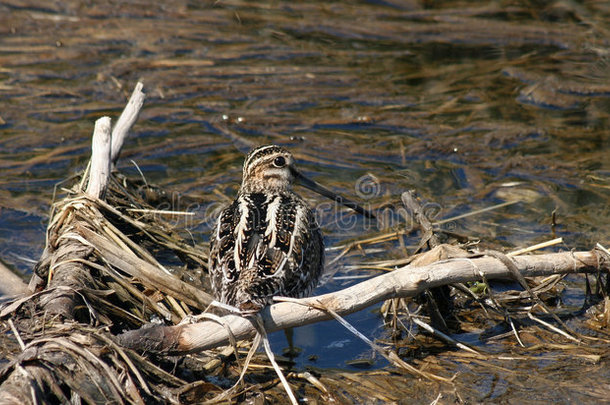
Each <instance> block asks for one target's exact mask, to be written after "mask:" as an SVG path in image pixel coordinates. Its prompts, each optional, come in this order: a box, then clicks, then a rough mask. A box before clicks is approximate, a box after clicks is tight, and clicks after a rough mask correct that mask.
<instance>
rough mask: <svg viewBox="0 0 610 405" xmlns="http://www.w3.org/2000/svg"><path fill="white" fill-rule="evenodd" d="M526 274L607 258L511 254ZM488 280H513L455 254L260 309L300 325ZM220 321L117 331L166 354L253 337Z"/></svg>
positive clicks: (600, 265)
mask: <svg viewBox="0 0 610 405" xmlns="http://www.w3.org/2000/svg"><path fill="white" fill-rule="evenodd" d="M512 260H513V261H514V263H515V265H516V266H517V268H518V269H519V271H520V272H521V274H522V275H523V276H525V277H533V276H548V275H551V274H568V273H583V272H596V271H600V270H604V271H607V270H608V264H609V262H608V261H607V260H606V259H604V256H603V254H602V252H601V251H598V250H593V251H590V252H574V253H570V252H566V253H553V254H543V255H536V256H519V257H514V258H512ZM481 274H484V275H485V277H486V278H487V279H512V278H513V277H512V274H511V272H510V270H509V269H508V268H507V267H506V266H505V265H504V264H503V263H502V261H500V260H498V259H497V258H494V257H487V256H484V257H473V258H459V259H451V260H447V261H442V262H437V263H433V264H430V265H427V266H422V267H414V266H406V267H403V268H401V269H398V270H395V271H393V272H390V273H387V274H383V275H381V276H377V277H375V278H372V279H370V280H367V281H364V282H362V283H359V284H357V285H354V286H352V287H349V288H346V289H344V290H341V291H337V292H334V293H330V294H325V295H321V296H318V297H310V298H304V299H302V300H299V302H300V303H295V302H281V303H278V304H274V305H271V306H270V307H268V308H266V309H265V310H263V313H262V316H263V322H264V325H265V328H266V330H267V331H268V332H273V331H277V330H281V329H286V328H291V327H295V326H302V325H306V324H310V323H314V322H320V321H324V320H328V319H331V316H330V315H329V314H328V313H326V312H325V311H323V310H320V309H315V308H316V307H317V306H319V304H321V305H322V307H324V308H329V309H332V310H333V311H335V312H336V313H338V314H340V315H347V314H350V313H353V312H357V311H359V310H362V309H363V308H366V307H369V306H371V305H373V304H376V303H378V302H381V301H384V300H387V299H390V298H400V297H413V296H416V295H418V294H420V293H421V292H423V291H424V290H426V289H430V288H434V287H439V286H442V285H447V284H454V283H464V282H469V281H477V280H480V279H481ZM222 321H223V322H222V323H224V326H223V324H221V323H218V322H213V321H203V322H199V323H195V324H184V325H177V326H167V327H164V326H154V327H146V328H142V329H139V330H134V331H129V332H126V333H124V334H122V335H120V336H119V341H120V342H121V344H122V345H124V346H126V347H130V348H134V349H138V350H146V351H156V352H160V353H166V354H179V353H192V352H198V351H202V350H206V349H210V348H213V347H217V346H220V345H224V344H227V342H228V341H229V333H228V332H227V328H226V326H228V327H229V328H230V330H231V331H232V333H233V335H234V336H235V337H236V338H237V339H245V338H249V337H252V336H253V335H254V334H255V333H256V330H255V328H254V326H253V323H252V321H251V320H249V319H245V318H242V317H240V316H238V315H226V316H224V317H223V318H222Z"/></svg>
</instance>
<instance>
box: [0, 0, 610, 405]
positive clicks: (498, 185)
mask: <svg viewBox="0 0 610 405" xmlns="http://www.w3.org/2000/svg"><path fill="white" fill-rule="evenodd" d="M38 3H39V2H36V1H22V0H20V1H14V0H8V1H2V2H0V22H1V24H0V93H1V94H2V97H1V99H2V101H1V108H0V229H2V232H1V234H0V254H2V257H1V259H2V261H3V262H5V263H7V264H8V265H10V266H13V267H14V268H15V269H16V270H18V271H20V272H24V273H25V272H27V271H29V269H30V268H31V263H29V262H28V261H26V260H25V259H24V258H30V259H33V260H36V259H37V258H38V255H39V253H40V249H41V247H42V246H43V244H44V237H45V233H44V226H45V225H44V224H45V223H46V219H47V218H48V210H49V207H50V203H51V201H52V193H53V185H54V184H55V183H57V182H59V181H61V180H63V179H65V178H67V177H69V176H71V175H73V174H75V173H76V172H77V171H78V170H80V169H82V168H83V166H84V164H85V163H86V161H87V158H88V153H89V137H90V133H91V132H92V126H93V122H94V120H95V119H96V118H98V117H99V116H101V115H103V114H109V115H112V116H115V115H116V113H117V111H119V110H120V108H122V106H123V104H124V101H125V97H126V95H127V94H128V93H129V92H130V90H131V88H132V86H133V85H134V84H135V82H136V81H137V80H142V81H143V82H144V84H145V88H146V91H147V94H148V98H147V102H146V104H145V108H144V111H143V113H142V115H141V117H140V120H139V122H138V124H137V125H136V129H135V134H134V136H133V137H132V138H131V139H129V140H128V144H127V146H126V148H125V151H124V153H123V159H122V162H121V163H120V165H121V167H125V168H126V170H127V171H129V172H130V173H133V175H134V176H138V171H137V170H136V169H134V166H133V165H131V163H130V160H134V161H135V162H137V164H138V165H139V168H140V169H141V170H142V171H143V173H144V174H145V176H146V178H147V180H148V181H149V182H151V183H156V184H159V185H161V186H163V187H166V188H169V189H171V190H175V191H176V193H177V195H180V196H183V197H186V198H187V199H188V200H189V201H191V202H192V201H196V202H197V203H196V207H195V205H188V206H187V207H186V209H193V210H196V211H197V216H198V220H197V221H193V223H191V224H189V226H190V230H191V231H192V232H193V235H194V238H195V239H196V240H197V241H206V240H207V237H208V236H207V233H208V232H209V229H210V227H211V224H212V220H211V218H212V217H213V215H212V213H214V212H217V211H214V209H217V208H218V205H219V204H220V203H225V202H226V201H227V200H228V199H229V198H231V197H232V196H234V194H235V192H236V190H237V187H238V184H239V181H240V176H241V171H240V170H241V169H240V168H241V163H242V159H243V155H242V152H243V149H244V146H243V145H244V142H245V143H246V144H252V145H256V144H262V143H271V142H273V143H279V144H282V145H286V146H288V147H289V148H290V149H291V150H292V151H293V152H294V153H295V155H296V156H297V158H298V160H299V164H300V166H301V167H302V169H303V170H304V171H305V172H306V173H307V174H308V175H310V176H312V177H315V178H316V180H319V181H320V182H321V183H324V184H325V185H327V186H328V187H330V188H332V189H334V190H337V191H339V192H341V193H342V194H345V195H354V196H356V197H357V198H358V199H359V200H360V201H363V202H365V203H366V204H369V205H370V206H371V207H384V206H390V207H392V206H396V205H397V204H400V193H401V192H402V191H404V190H407V189H412V188H414V189H416V190H417V191H418V193H419V194H420V195H421V196H422V197H423V198H424V199H425V200H427V201H429V202H431V203H433V204H435V207H436V209H435V211H434V212H435V213H434V215H435V218H437V219H442V218H449V217H453V216H457V215H460V214H463V213H467V212H471V211H474V210H477V209H481V208H485V207H489V206H492V205H494V204H499V203H503V202H506V201H513V200H518V201H519V202H518V203H516V204H514V205H510V206H507V207H504V208H502V209H498V210H495V211H491V212H487V213H484V214H481V215H478V216H473V217H469V218H465V219H463V220H458V221H453V222H452V223H451V224H450V225H451V227H452V229H453V230H455V231H457V232H459V233H462V234H466V235H470V236H473V237H477V238H480V239H482V240H484V241H486V242H487V243H488V244H493V246H494V247H496V248H505V249H515V248H519V247H524V246H528V245H532V244H534V243H538V242H541V241H545V240H548V239H550V238H552V237H554V236H561V237H563V238H564V240H565V243H566V245H565V248H577V249H589V248H591V247H592V246H593V245H594V244H595V243H596V242H601V243H602V244H604V243H605V244H606V246H607V244H608V233H607V229H608V226H609V225H610V220H609V218H610V212H609V208H608V207H610V204H609V188H610V182H609V178H610V176H609V175H610V166H609V164H608V156H609V154H610V129H609V128H610V120H609V116H610V113H609V112H610V62H609V59H608V52H609V50H610V43H609V42H608V38H610V24H609V21H610V9H609V8H608V5H607V3H606V2H604V1H591V2H587V3H586V4H578V3H569V2H544V3H530V2H527V1H523V2H516V3H510V4H508V3H507V4H506V5H504V3H489V4H483V3H478V2H454V1H443V2H433V3H430V2H415V1H393V0H391V1H371V2H366V1H363V2H332V3H328V2H303V3H294V2H281V1H280V2H272V3H260V4H259V3H256V2H246V1H227V2H224V1H223V2H189V1H168V2H161V3H157V2H150V3H151V4H148V5H146V6H145V7H143V6H142V5H141V4H140V3H141V2H135V1H126V2H121V3H120V4H115V3H116V2H104V1H98V2H94V3H91V2H81V1H77V0H72V1H67V2H55V3H52V4H49V5H47V6H40V4H38ZM219 128H228V129H230V131H231V132H232V133H233V134H237V135H236V137H231V136H228V135H227V132H226V131H223V130H221V129H219ZM240 150H241V151H242V152H240ZM367 176H368V177H367ZM363 179H364V180H366V181H368V183H366V182H365V181H364V180H363ZM367 179H368V180H367ZM371 179H373V180H371ZM365 186H366V187H365ZM303 194H304V195H305V196H307V197H308V198H309V199H310V201H311V202H312V204H317V205H318V208H319V211H318V214H319V217H320V218H321V220H322V223H323V227H324V230H325V235H326V240H327V246H335V245H337V244H340V243H342V241H345V240H353V239H355V238H359V237H362V238H365V237H367V236H371V235H375V234H377V233H378V231H377V230H373V229H367V228H365V227H363V226H362V224H356V225H355V226H351V225H350V226H346V225H345V224H341V223H337V222H336V221H333V215H335V212H334V211H333V208H332V206H328V205H324V204H323V202H322V201H320V200H318V199H317V197H315V196H313V195H311V194H309V193H307V192H303ZM223 195H224V196H225V197H226V198H223V197H222V196H223ZM172 208H175V209H184V208H185V207H172ZM553 212H555V215H556V222H557V223H556V225H555V226H554V227H552V226H551V216H552V213H553ZM393 226H396V227H399V226H402V225H400V222H395V223H393ZM399 239H400V240H399ZM417 241H418V239H417V235H416V234H406V235H405V236H404V237H401V238H393V239H391V240H388V241H386V242H383V243H380V244H378V245H375V246H373V247H371V248H370V249H368V248H367V251H366V252H365V253H366V258H365V256H364V255H362V254H351V255H348V256H346V257H344V258H342V259H341V260H340V261H338V262H337V263H335V264H334V265H333V266H332V269H331V271H335V270H337V269H338V272H337V273H336V276H337V277H336V280H331V281H329V282H328V284H326V285H325V286H322V287H320V288H319V290H320V292H325V291H329V290H331V289H337V288H340V287H343V286H345V285H346V284H345V283H347V282H355V281H357V280H359V279H358V278H357V277H355V278H353V279H352V280H351V281H346V280H347V279H349V278H350V277H354V276H358V277H359V276H370V275H374V274H377V273H375V272H371V271H370V270H363V269H360V270H354V271H352V270H349V269H352V268H358V264H359V263H361V262H362V261H363V260H365V259H366V261H370V260H372V259H396V258H400V257H404V255H405V249H406V251H407V252H409V251H412V250H413V248H414V246H413V245H416V244H417ZM336 255H337V251H336V250H331V251H330V252H329V259H332V258H334V257H336ZM346 269H347V270H346ZM566 283H567V285H568V286H570V287H571V288H566V290H565V292H564V293H563V296H562V297H561V299H562V300H563V302H564V303H566V304H569V305H570V306H574V307H578V306H579V305H582V303H583V301H584V297H583V296H582V295H579V294H575V293H574V289H577V290H578V291H582V290H583V288H584V282H583V280H582V278H578V277H575V278H573V279H568V280H567V281H566ZM584 318H586V317H584V316H583V317H580V318H578V319H573V320H571V322H573V323H574V325H575V328H577V329H582V328H585V326H583V325H582V323H583V322H584V321H585V319H584ZM350 319H351V320H352V321H353V322H354V323H355V324H356V325H358V327H359V329H360V330H361V331H362V332H364V333H365V334H366V335H367V336H370V337H372V338H379V339H384V340H387V339H389V336H388V334H389V332H388V331H387V330H385V329H384V327H383V324H382V321H381V318H380V316H379V315H378V313H377V312H376V311H364V312H363V313H361V314H355V315H353V316H352V318H350ZM481 327H482V329H481V330H472V331H465V332H464V333H463V334H462V335H461V336H456V338H459V339H462V340H464V341H467V342H469V343H470V344H472V345H474V346H478V347H481V348H482V349H485V350H490V351H492V352H496V351H497V352H507V353H511V352H513V353H514V356H512V357H511V356H508V357H510V358H508V357H507V359H505V360H499V359H495V360H491V361H490V362H488V363H485V364H482V363H477V362H476V361H474V360H473V361H472V362H468V361H462V360H463V359H461V358H460V356H462V355H463V353H460V352H455V351H452V350H451V349H448V348H447V347H445V346H444V345H442V344H440V343H438V342H435V341H434V339H432V338H429V337H425V336H421V337H418V338H417V339H416V340H414V341H413V342H411V343H409V345H408V347H404V348H400V350H401V353H403V354H405V355H412V356H415V357H416V358H417V359H418V361H421V362H426V361H428V362H430V363H431V364H432V363H433V364H437V365H439V366H440V367H443V368H444V369H446V370H449V371H450V372H452V373H458V372H459V377H458V379H457V382H456V387H458V388H457V390H458V391H459V393H458V394H456V395H458V397H459V398H462V399H464V400H471V401H489V402H495V401H514V402H517V401H520V400H528V401H531V400H535V401H540V402H546V401H551V400H554V401H560V402H566V401H574V402H587V401H594V400H595V399H600V398H607V394H603V393H601V392H598V391H597V388H594V387H592V386H591V385H590V380H589V379H588V377H587V376H588V375H591V374H593V373H594V374H595V375H596V378H598V379H599V381H607V380H608V378H609V377H610V367H609V366H608V351H607V349H605V350H603V349H599V350H598V349H596V350H597V351H596V352H595V355H599V358H596V359H597V361H592V359H593V357H586V356H585V355H584V354H582V353H581V354H579V355H577V356H576V357H573V356H570V354H569V353H564V352H561V351H560V352H559V353H557V352H551V351H545V350H544V349H543V347H544V345H551V343H552V342H555V340H557V337H553V336H542V337H541V336H537V335H535V334H531V335H528V332H527V331H528V329H527V328H526V329H525V332H524V335H525V336H526V337H525V338H524V339H525V340H527V341H528V343H529V344H531V345H535V344H538V345H541V346H540V347H542V349H540V350H539V351H538V352H533V353H523V352H520V351H519V349H518V348H517V347H515V346H514V345H515V342H512V341H510V339H508V340H507V341H505V340H502V341H494V342H493V343H491V342H489V341H486V340H485V339H482V338H481V332H483V331H485V327H486V326H484V325H482V326H481ZM504 332H506V330H501V331H500V330H492V331H490V334H491V335H493V334H500V333H504ZM606 333H607V331H606ZM272 338H273V345H274V347H275V348H277V351H280V350H281V348H282V347H284V345H285V341H284V337H283V334H276V335H274V336H273V337H272ZM295 341H296V344H297V346H299V347H300V348H301V349H302V350H303V352H302V354H301V356H300V357H298V358H297V361H296V366H295V367H297V368H301V369H302V368H308V367H314V368H316V367H320V368H339V369H348V370H358V369H361V368H362V367H363V365H366V367H367V368H369V369H371V368H372V369H379V370H384V369H385V367H386V366H387V365H386V363H385V361H380V360H379V359H374V358H373V360H372V361H371V362H369V363H367V362H366V361H363V362H353V360H355V359H358V358H364V359H367V356H368V358H370V357H371V356H372V354H371V352H370V350H369V348H368V347H367V346H366V345H364V344H363V343H362V342H360V341H358V340H357V339H356V338H355V337H353V336H352V335H350V334H349V333H348V332H347V331H344V330H343V329H342V328H341V327H340V326H338V325H337V324H335V323H333V322H326V323H323V324H320V325H314V326H309V327H304V328H301V329H299V330H297V331H296V334H295ZM591 350H593V349H591ZM402 351H404V352H402ZM579 356H580V357H579ZM350 364H351V365H350ZM551 382H552V384H553V387H554V389H552V390H549V385H548V384H549V383H551ZM558 383H559V386H557V384H558ZM583 385H586V386H587V387H588V388H586V389H585V388H583ZM407 389H409V390H411V391H412V392H413V398H414V400H415V401H416V402H430V401H431V400H432V399H434V398H430V392H432V391H430V390H428V391H426V390H425V389H423V388H419V389H418V388H415V387H413V386H412V384H408V387H407ZM602 391H603V390H602ZM532 392H534V394H532ZM606 392H607V387H606ZM567 398H570V399H569V400H568V399H567Z"/></svg>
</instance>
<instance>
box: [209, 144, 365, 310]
mask: <svg viewBox="0 0 610 405" xmlns="http://www.w3.org/2000/svg"><path fill="white" fill-rule="evenodd" d="M295 180H299V181H300V182H301V183H302V184H303V185H305V186H306V187H309V188H311V189H312V190H314V191H317V192H320V193H321V194H323V195H326V196H328V197H331V198H334V199H336V200H337V201H339V202H341V203H343V204H345V205H348V206H350V207H352V208H354V209H356V210H358V211H359V212H362V213H365V214H368V215H369V216H371V215H370V213H368V212H367V211H365V210H363V209H362V208H360V207H359V206H357V205H356V204H355V203H353V202H351V201H349V200H345V199H342V198H341V197H339V196H337V195H336V194H334V193H332V192H331V191H329V190H327V189H325V188H323V187H321V186H320V185H318V184H317V183H315V182H313V181H311V180H308V179H307V178H305V177H303V176H302V175H301V174H300V173H299V172H298V171H297V170H296V168H295V166H294V159H293V157H292V155H291V154H290V152H288V151H287V150H286V149H284V148H281V147H279V146H276V145H266V146H261V147H258V148H256V149H254V150H253V151H251V152H250V153H249V154H248V156H246V159H245V161H244V167H243V179H242V184H241V188H240V190H239V193H238V195H237V198H236V199H235V201H233V203H232V204H231V205H229V206H228V207H227V208H226V209H224V210H223V211H222V213H221V214H220V217H219V218H218V223H217V225H216V228H215V230H214V233H213V235H212V238H211V242H210V244H211V251H210V266H209V269H210V276H211V280H212V289H213V291H214V294H215V295H216V299H217V300H218V301H220V302H222V303H225V304H229V305H232V306H234V307H237V308H238V309H239V310H240V311H242V313H244V314H251V313H255V312H258V311H259V310H260V309H262V308H263V307H264V306H265V305H267V304H269V303H270V302H271V300H272V299H273V297H274V296H288V297H301V296H304V295H307V294H310V293H311V291H312V290H313V288H314V287H315V286H316V284H317V283H318V280H319V278H320V275H321V274H322V271H323V268H324V244H323V241H322V233H321V232H320V228H319V226H318V224H317V223H316V220H315V217H314V214H313V212H312V210H311V209H310V208H309V207H308V206H307V204H306V202H305V201H304V200H303V199H302V198H301V197H300V196H299V195H298V194H296V193H295V192H294V191H293V190H292V184H293V182H294V181H295Z"/></svg>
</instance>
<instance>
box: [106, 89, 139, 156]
mask: <svg viewBox="0 0 610 405" xmlns="http://www.w3.org/2000/svg"><path fill="white" fill-rule="evenodd" d="M143 87H144V85H143V84H142V83H141V82H138V83H137V84H136V87H135V88H134V89H133V93H131V97H130V98H129V101H128V102H127V105H126V106H125V108H124V109H123V112H122V113H121V116H120V117H119V119H118V120H117V122H116V124H115V125H114V128H113V129H112V149H111V153H110V157H111V161H112V164H116V162H117V160H118V159H119V155H120V153H121V149H122V148H123V143H124V141H125V138H126V137H127V134H129V130H130V129H131V127H132V126H133V124H135V122H136V120H137V119H138V116H139V115H140V110H141V109H142V105H143V104H144V98H146V94H144V93H143V92H142V88H143Z"/></svg>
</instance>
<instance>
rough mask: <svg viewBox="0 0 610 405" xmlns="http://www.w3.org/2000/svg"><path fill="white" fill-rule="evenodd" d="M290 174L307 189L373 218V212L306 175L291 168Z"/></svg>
mask: <svg viewBox="0 0 610 405" xmlns="http://www.w3.org/2000/svg"><path fill="white" fill-rule="evenodd" d="M292 175H293V176H294V178H295V179H297V180H298V181H299V182H300V183H301V185H303V186H304V187H307V188H308V189H310V190H312V191H315V192H316V193H318V194H320V195H323V196H324V197H328V198H330V199H331V200H335V201H336V202H338V203H339V204H343V205H345V206H346V207H349V208H351V209H353V210H354V211H356V212H357V213H359V214H362V215H364V216H365V217H367V218H375V215H373V213H372V212H371V211H369V210H367V209H364V208H362V207H361V206H360V205H358V204H357V203H355V202H354V201H352V200H349V199H347V198H345V197H341V196H340V195H338V194H336V193H334V192H332V191H330V190H329V189H327V188H326V187H324V186H322V185H320V184H318V183H316V182H315V181H313V180H310V179H308V178H307V177H305V176H303V175H302V174H301V173H300V172H298V171H297V170H294V169H293V170H292Z"/></svg>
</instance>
